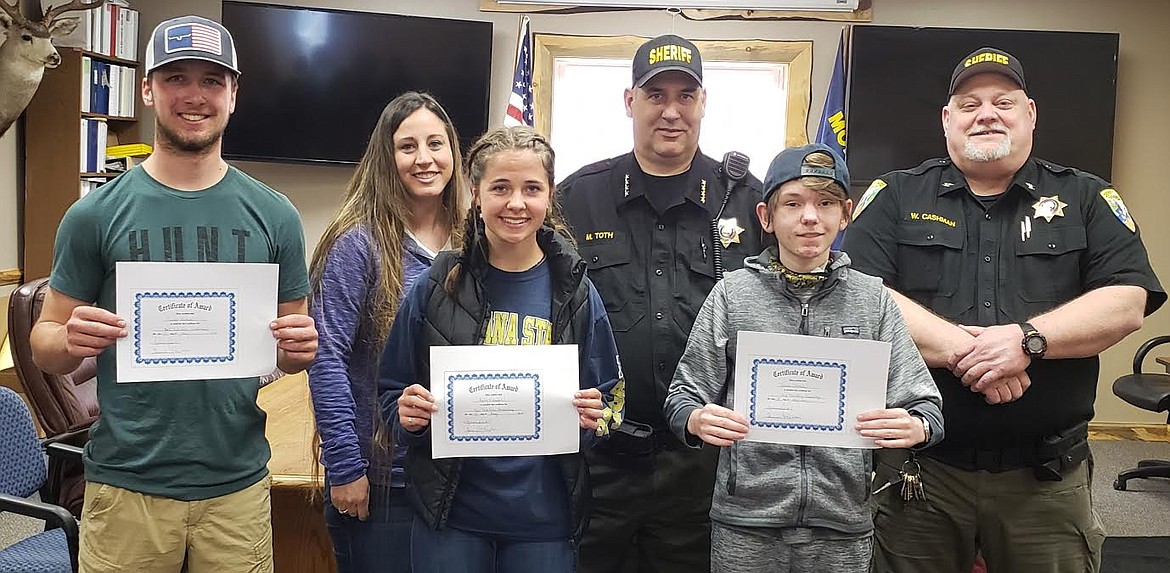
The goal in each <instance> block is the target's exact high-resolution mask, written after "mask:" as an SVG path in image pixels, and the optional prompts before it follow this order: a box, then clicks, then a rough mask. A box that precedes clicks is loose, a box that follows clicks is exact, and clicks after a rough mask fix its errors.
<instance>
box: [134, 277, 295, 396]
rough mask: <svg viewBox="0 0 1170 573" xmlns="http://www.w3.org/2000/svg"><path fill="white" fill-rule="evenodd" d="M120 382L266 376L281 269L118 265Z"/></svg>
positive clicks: (271, 363) (272, 363) (271, 364)
mask: <svg viewBox="0 0 1170 573" xmlns="http://www.w3.org/2000/svg"><path fill="white" fill-rule="evenodd" d="M116 272H117V286H116V290H117V292H116V294H115V300H116V305H117V307H116V308H117V310H116V313H117V314H118V316H120V317H122V318H123V319H124V320H125V321H126V330H127V331H128V333H129V334H128V336H126V337H125V338H122V339H120V340H118V344H117V356H118V382H151V381H167V380H200V379H207V380H210V379H219V378H247V377H251V376H263V375H265V374H269V373H271V372H272V371H273V370H275V369H276V339H275V338H273V336H272V331H271V330H270V329H269V327H268V324H269V323H270V322H272V320H273V319H275V318H276V290H277V286H276V285H277V277H278V274H279V268H278V266H277V265H274V264H262V263H136V262H119V263H117V266H116Z"/></svg>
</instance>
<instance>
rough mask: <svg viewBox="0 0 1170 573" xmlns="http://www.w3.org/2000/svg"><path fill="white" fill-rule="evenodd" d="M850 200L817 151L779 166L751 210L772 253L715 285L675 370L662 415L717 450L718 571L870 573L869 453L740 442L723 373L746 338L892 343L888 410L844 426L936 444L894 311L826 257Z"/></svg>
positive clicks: (862, 279)
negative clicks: (771, 241)
mask: <svg viewBox="0 0 1170 573" xmlns="http://www.w3.org/2000/svg"><path fill="white" fill-rule="evenodd" d="M848 188H849V172H848V171H847V170H846V167H845V161H844V160H843V159H841V158H840V157H839V156H837V155H836V153H835V152H833V151H832V150H831V149H830V148H829V147H827V146H825V145H822V144H811V145H805V146H803V147H797V148H793V149H787V150H785V151H783V152H781V153H780V154H779V155H777V156H776V158H775V159H774V160H773V161H772V164H771V165H770V166H769V167H768V173H767V176H766V177H765V179H764V192H763V200H762V201H761V202H760V203H759V205H758V206H757V207H756V212H757V214H758V215H759V218H760V222H761V223H762V225H763V227H764V230H765V231H767V232H769V233H771V234H772V235H773V236H775V237H776V241H777V244H778V246H770V247H767V248H765V249H764V250H763V252H761V253H760V254H759V255H758V256H754V257H749V258H748V259H747V261H746V262H745V266H744V268H743V269H741V270H738V271H735V272H732V273H729V274H728V275H727V276H726V277H724V279H723V280H722V281H720V282H718V283H716V285H715V288H714V290H712V291H711V294H710V296H708V297H707V301H706V302H705V303H704V304H703V307H702V309H701V310H699V314H698V316H697V317H696V318H695V325H694V328H692V329H691V335H690V340H689V341H688V342H687V347H686V352H684V353H683V355H682V359H681V360H680V361H679V365H678V369H677V370H675V373H674V380H673V381H672V383H671V385H670V393H669V394H668V395H667V397H666V405H665V408H664V411H665V415H666V418H667V420H668V421H669V422H670V427H671V429H672V430H673V431H674V433H675V435H677V436H678V438H679V439H680V440H681V441H682V442H683V443H685V444H686V445H688V446H690V447H692V448H698V447H700V446H701V445H702V444H704V443H707V444H711V445H712V446H716V447H718V448H719V449H720V453H719V469H718V473H717V476H716V482H715V494H714V498H713V499H712V502H711V571H713V572H718V573H732V572H734V573H765V572H769V571H833V572H835V573H866V572H867V571H869V562H870V556H871V552H872V543H873V541H872V540H873V520H872V519H871V517H870V510H869V506H868V500H869V485H870V475H869V468H870V462H869V459H870V452H869V451H868V450H865V449H854V448H834V447H823V446H804V445H787V444H773V443H763V442H754V441H746V440H745V438H746V437H747V435H748V424H749V422H748V420H747V418H745V417H744V416H743V415H742V414H740V413H738V412H736V411H735V410H734V409H733V408H734V406H735V405H733V404H732V403H731V400H732V397H733V396H735V388H734V386H735V385H736V384H741V383H745V382H744V381H741V380H738V379H734V376H732V375H731V373H734V372H735V369H736V365H735V358H734V357H735V355H736V351H735V345H736V341H737V333H739V332H740V331H751V332H770V333H782V334H798V335H805V336H817V337H821V336H824V337H833V338H852V339H871V340H881V341H884V342H888V343H890V345H891V347H892V348H891V351H890V352H891V355H890V366H889V372H888V378H887V385H886V404H888V407H887V408H885V409H878V410H871V411H867V412H862V413H861V414H860V415H858V416H857V419H856V420H846V423H847V424H849V425H850V426H854V427H855V428H856V430H857V431H858V432H859V433H860V435H861V436H862V437H864V438H870V439H872V440H873V444H874V446H876V447H880V448H911V447H914V448H920V447H924V446H925V445H926V444H928V443H935V442H937V441H938V440H940V439H942V434H943V425H942V412H941V399H940V398H939V393H938V390H937V389H936V388H935V387H934V382H933V381H932V380H931V378H930V372H929V371H928V370H927V369H926V364H924V363H923V361H922V357H921V356H920V355H919V354H918V350H917V349H916V348H915V347H914V341H913V340H911V339H910V335H909V332H908V331H907V330H906V325H905V324H904V323H903V321H902V315H901V313H900V312H899V311H898V306H897V304H896V303H895V302H894V301H893V299H892V298H891V297H890V295H889V293H888V292H886V289H885V288H884V287H883V286H882V283H881V281H880V280H878V279H875V278H874V277H870V276H867V275H863V274H861V273H859V272H857V271H854V270H852V269H850V267H849V264H850V263H849V257H848V256H847V255H846V254H845V253H842V252H838V251H831V250H830V246H831V245H832V244H833V239H835V238H836V236H837V233H839V232H841V231H843V230H844V229H845V227H846V225H847V224H848V220H849V210H850V207H851V206H852V203H851V202H850V201H849V199H848V198H847V195H846V190H847V189H848ZM732 380H734V381H732ZM740 406H741V411H742V406H743V405H740Z"/></svg>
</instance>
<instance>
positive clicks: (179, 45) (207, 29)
mask: <svg viewBox="0 0 1170 573" xmlns="http://www.w3.org/2000/svg"><path fill="white" fill-rule="evenodd" d="M166 38H167V41H166V53H168V54H169V53H171V52H177V51H179V50H199V51H202V52H208V53H210V54H215V55H217V56H221V55H223V45H222V44H221V43H220V37H219V30H216V29H215V28H212V27H211V26H208V25H206V24H199V23H197V22H194V23H191V24H179V25H177V26H171V27H170V28H167V30H166Z"/></svg>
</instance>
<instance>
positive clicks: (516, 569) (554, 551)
mask: <svg viewBox="0 0 1170 573" xmlns="http://www.w3.org/2000/svg"><path fill="white" fill-rule="evenodd" d="M410 552H411V561H413V562H414V573H572V572H573V570H574V564H575V561H576V556H575V555H574V551H573V545H572V544H571V543H570V542H569V540H568V539H565V540H563V541H503V540H498V539H492V538H490V537H484V536H480V535H475V534H472V533H467V532H465V531H460V530H458V529H452V528H450V527H447V528H444V529H440V530H439V531H435V530H433V529H431V528H430V527H427V524H426V523H424V522H423V521H422V520H421V519H419V518H417V517H416V518H415V519H414V525H413V527H412V528H411V532H410Z"/></svg>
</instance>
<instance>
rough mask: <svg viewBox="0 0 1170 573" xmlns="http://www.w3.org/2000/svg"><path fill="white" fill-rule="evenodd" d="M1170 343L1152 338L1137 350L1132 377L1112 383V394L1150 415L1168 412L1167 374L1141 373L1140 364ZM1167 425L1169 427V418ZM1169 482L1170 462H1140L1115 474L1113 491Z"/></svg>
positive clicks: (1169, 380)
mask: <svg viewBox="0 0 1170 573" xmlns="http://www.w3.org/2000/svg"><path fill="white" fill-rule="evenodd" d="M1168 342H1170V336H1155V337H1154V338H1151V339H1149V340H1147V341H1145V342H1144V343H1142V345H1141V346H1140V347H1139V348H1138V349H1137V353H1136V354H1134V356H1133V374H1126V375H1125V376H1122V377H1121V378H1118V379H1117V381H1116V382H1114V383H1113V393H1114V394H1116V395H1117V397H1118V398H1121V399H1122V400H1125V401H1126V402H1129V403H1130V404H1133V405H1134V406H1137V407H1138V408H1141V409H1143V410H1149V411H1151V412H1170V374H1155V373H1151V372H1142V361H1144V360H1145V358H1146V354H1148V353H1149V352H1150V351H1151V350H1153V349H1154V347H1155V346H1160V345H1162V344H1166V343H1168ZM1166 423H1167V424H1170V414H1168V415H1167V419H1166ZM1152 477H1164V478H1170V461H1165V460H1142V461H1140V462H1138V465H1137V467H1136V468H1133V469H1129V470H1125V471H1123V472H1121V473H1119V474H1117V479H1116V480H1115V481H1114V482H1113V489H1116V490H1118V491H1125V482H1127V481H1129V480H1131V479H1134V478H1152Z"/></svg>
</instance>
